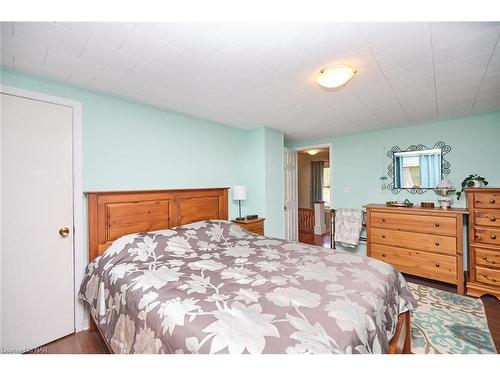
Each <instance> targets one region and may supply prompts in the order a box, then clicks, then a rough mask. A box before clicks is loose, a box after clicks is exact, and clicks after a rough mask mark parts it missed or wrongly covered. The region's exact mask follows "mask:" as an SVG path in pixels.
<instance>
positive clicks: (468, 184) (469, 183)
mask: <svg viewBox="0 0 500 375" xmlns="http://www.w3.org/2000/svg"><path fill="white" fill-rule="evenodd" d="M481 184H483V185H485V186H486V185H488V181H486V179H485V178H484V177H481V176H480V175H478V174H470V175H469V176H467V177H465V178H464V180H463V181H462V189H461V190H460V191H457V200H459V199H460V197H461V196H462V194H463V192H464V189H465V188H473V187H475V188H478V187H481Z"/></svg>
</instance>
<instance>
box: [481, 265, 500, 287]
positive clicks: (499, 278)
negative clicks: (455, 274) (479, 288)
mask: <svg viewBox="0 0 500 375" xmlns="http://www.w3.org/2000/svg"><path fill="white" fill-rule="evenodd" d="M476 280H477V281H479V282H481V283H485V284H490V285H494V286H500V270H493V269H489V268H484V267H477V266H476Z"/></svg>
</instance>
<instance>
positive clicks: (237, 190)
mask: <svg viewBox="0 0 500 375" xmlns="http://www.w3.org/2000/svg"><path fill="white" fill-rule="evenodd" d="M246 199H247V187H246V186H244V185H235V186H233V200H235V201H238V207H239V215H238V217H237V218H236V220H245V218H244V217H241V201H244V200H246Z"/></svg>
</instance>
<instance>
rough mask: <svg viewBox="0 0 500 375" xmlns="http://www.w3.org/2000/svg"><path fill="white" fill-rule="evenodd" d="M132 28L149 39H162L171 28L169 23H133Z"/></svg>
mask: <svg viewBox="0 0 500 375" xmlns="http://www.w3.org/2000/svg"><path fill="white" fill-rule="evenodd" d="M134 26H135V27H136V28H138V29H140V30H141V31H143V32H145V33H146V34H148V35H149V36H151V37H154V38H159V39H163V38H164V37H165V36H166V35H167V34H168V32H169V30H170V27H171V26H172V23H171V22H135V23H134Z"/></svg>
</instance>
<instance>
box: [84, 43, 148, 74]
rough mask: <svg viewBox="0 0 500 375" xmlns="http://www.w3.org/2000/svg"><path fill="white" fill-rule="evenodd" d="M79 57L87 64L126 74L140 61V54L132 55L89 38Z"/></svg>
mask: <svg viewBox="0 0 500 375" xmlns="http://www.w3.org/2000/svg"><path fill="white" fill-rule="evenodd" d="M80 58H81V59H82V60H85V61H87V62H88V63H89V64H97V65H101V66H104V67H106V68H107V69H109V70H115V71H116V72H119V73H122V74H127V73H128V72H130V71H131V70H132V68H134V66H136V65H137V64H138V63H139V62H140V61H141V57H140V56H133V55H128V54H126V53H124V52H123V51H121V50H119V49H116V48H112V47H108V46H107V45H105V44H103V43H100V42H97V41H95V40H93V39H90V40H89V41H88V43H87V44H86V46H85V48H84V49H83V51H82V53H81V55H80Z"/></svg>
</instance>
